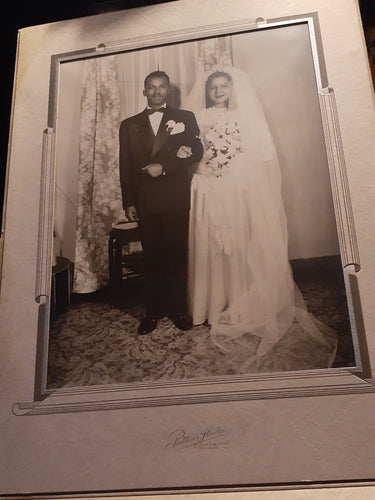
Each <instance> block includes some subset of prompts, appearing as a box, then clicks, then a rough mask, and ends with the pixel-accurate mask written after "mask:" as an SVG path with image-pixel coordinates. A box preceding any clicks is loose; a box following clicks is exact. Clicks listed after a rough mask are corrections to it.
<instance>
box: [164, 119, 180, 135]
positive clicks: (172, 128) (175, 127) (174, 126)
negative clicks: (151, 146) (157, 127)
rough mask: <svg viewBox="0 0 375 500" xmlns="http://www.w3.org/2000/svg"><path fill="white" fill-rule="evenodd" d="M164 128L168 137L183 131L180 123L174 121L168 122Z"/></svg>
mask: <svg viewBox="0 0 375 500" xmlns="http://www.w3.org/2000/svg"><path fill="white" fill-rule="evenodd" d="M165 126H166V127H167V133H168V134H170V135H175V134H181V132H183V131H184V130H185V125H184V124H183V123H182V122H177V123H176V122H175V121H174V120H168V121H167V123H166V124H165Z"/></svg>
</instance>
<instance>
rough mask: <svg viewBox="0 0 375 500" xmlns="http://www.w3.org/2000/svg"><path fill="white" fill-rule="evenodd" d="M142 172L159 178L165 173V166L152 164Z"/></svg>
mask: <svg viewBox="0 0 375 500" xmlns="http://www.w3.org/2000/svg"><path fill="white" fill-rule="evenodd" d="M142 172H143V173H145V174H147V175H151V177H159V175H161V174H162V173H163V166H162V165H160V163H150V164H149V165H147V166H146V167H143V168H142Z"/></svg>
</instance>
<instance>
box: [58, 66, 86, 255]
mask: <svg viewBox="0 0 375 500" xmlns="http://www.w3.org/2000/svg"><path fill="white" fill-rule="evenodd" d="M83 64H84V62H83V61H74V62H69V63H65V64H62V65H61V66H60V85H59V99H58V110H57V128H56V134H57V135H56V137H57V143H56V198H55V225H54V230H55V255H63V256H64V257H67V258H68V259H70V260H71V261H72V262H74V247H75V238H76V235H75V229H76V218H77V192H78V165H79V122H80V104H81V92H80V89H81V81H82V74H83Z"/></svg>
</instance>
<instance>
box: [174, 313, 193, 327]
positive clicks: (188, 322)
mask: <svg viewBox="0 0 375 500" xmlns="http://www.w3.org/2000/svg"><path fill="white" fill-rule="evenodd" d="M171 320H172V321H173V323H174V325H175V326H176V327H177V328H178V329H179V330H183V331H185V330H190V328H192V326H193V320H192V319H191V317H190V316H186V315H182V316H173V317H172V318H171Z"/></svg>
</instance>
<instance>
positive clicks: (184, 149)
mask: <svg viewBox="0 0 375 500" xmlns="http://www.w3.org/2000/svg"><path fill="white" fill-rule="evenodd" d="M192 154H193V152H192V150H191V148H190V147H189V146H180V148H179V150H178V151H177V157H178V158H190V156H191V155H192Z"/></svg>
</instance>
